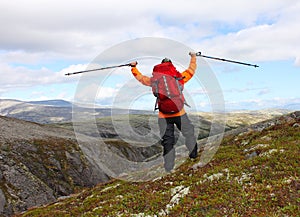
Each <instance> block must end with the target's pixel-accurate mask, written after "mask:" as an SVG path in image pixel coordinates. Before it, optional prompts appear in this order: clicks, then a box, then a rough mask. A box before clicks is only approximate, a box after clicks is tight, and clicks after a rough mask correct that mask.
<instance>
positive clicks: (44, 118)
mask: <svg viewBox="0 0 300 217" xmlns="http://www.w3.org/2000/svg"><path fill="white" fill-rule="evenodd" d="M73 108H76V110H77V111H79V112H82V113H84V114H86V115H89V114H90V115H91V114H92V115H95V116H96V117H97V118H98V117H104V116H111V114H112V108H101V107H98V108H93V107H92V106H90V107H88V106H86V107H83V106H82V107H80V106H77V105H74V104H73V103H71V102H68V101H65V100H44V101H28V102H26V101H20V100H14V99H0V115H3V116H7V117H13V118H18V119H22V120H26V121H32V122H36V123H60V122H71V121H72V112H73ZM113 112H114V114H128V113H129V114H152V113H153V112H151V111H143V110H128V109H113Z"/></svg>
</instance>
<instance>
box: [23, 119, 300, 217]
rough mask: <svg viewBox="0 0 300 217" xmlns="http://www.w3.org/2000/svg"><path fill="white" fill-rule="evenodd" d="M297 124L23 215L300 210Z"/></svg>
mask: <svg viewBox="0 0 300 217" xmlns="http://www.w3.org/2000/svg"><path fill="white" fill-rule="evenodd" d="M293 124H294V123H283V124H279V125H275V126H272V127H269V128H267V129H265V130H263V131H262V132H256V131H252V132H247V133H242V134H240V135H237V136H234V135H231V136H228V137H226V138H224V140H223V142H222V145H221V146H220V148H219V150H218V152H217V154H216V155H215V156H214V159H213V160H212V161H211V162H210V163H209V164H207V165H206V166H204V167H202V168H199V169H197V170H193V169H190V168H191V167H192V165H193V164H194V162H191V161H188V160H187V162H186V163H184V164H183V165H181V166H180V168H178V169H177V170H176V172H175V173H173V174H170V175H167V176H165V177H162V178H161V179H158V180H154V181H149V182H138V183H133V182H125V181H120V180H112V181H111V182H109V183H106V184H100V185H98V186H97V187H95V188H92V189H86V190H85V191H83V192H80V193H78V194H75V195H72V196H71V197H69V198H67V199H64V200H60V201H58V202H57V203H54V204H50V205H47V206H44V207H41V208H34V209H31V210H30V211H28V212H27V213H24V214H23V216H155V215H156V216H160V215H167V216H297V215H299V213H300V196H299V195H300V181H299V176H300V168H299V165H300V155H299V153H300V128H299V127H295V126H294V127H292V125H293ZM253 153H255V154H256V155H258V156H255V157H253V158H247V156H248V155H249V154H253ZM137 214H138V215H137Z"/></svg>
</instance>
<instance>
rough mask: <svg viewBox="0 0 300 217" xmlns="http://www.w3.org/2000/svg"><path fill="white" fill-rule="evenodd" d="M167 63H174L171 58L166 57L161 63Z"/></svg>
mask: <svg viewBox="0 0 300 217" xmlns="http://www.w3.org/2000/svg"><path fill="white" fill-rule="evenodd" d="M167 62H170V63H171V62H172V61H171V60H170V59H169V58H167V57H165V58H164V59H163V60H162V61H161V63H167Z"/></svg>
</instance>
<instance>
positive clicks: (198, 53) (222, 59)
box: [196, 52, 259, 68]
mask: <svg viewBox="0 0 300 217" xmlns="http://www.w3.org/2000/svg"><path fill="white" fill-rule="evenodd" d="M196 56H200V57H205V58H209V59H214V60H220V61H225V62H230V63H237V64H242V65H246V66H253V67H255V68H256V67H259V66H258V65H253V64H250V63H244V62H239V61H235V60H227V59H224V58H218V57H210V56H205V55H202V54H201V52H197V53H196Z"/></svg>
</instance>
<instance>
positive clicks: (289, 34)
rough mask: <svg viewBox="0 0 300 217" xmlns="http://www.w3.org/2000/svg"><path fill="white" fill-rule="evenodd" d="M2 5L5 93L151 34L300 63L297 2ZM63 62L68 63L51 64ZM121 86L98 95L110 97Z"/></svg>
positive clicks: (0, 56)
mask: <svg viewBox="0 0 300 217" xmlns="http://www.w3.org/2000/svg"><path fill="white" fill-rule="evenodd" d="M0 8H1V14H0V18H1V19H0V25H1V29H0V76H1V80H0V86H1V89H0V93H4V92H6V91H9V90H12V88H14V89H15V88H16V87H27V86H34V85H47V84H55V83H63V82H74V81H77V79H78V78H79V76H70V77H66V76H65V75H64V74H66V73H68V72H74V71H81V70H85V69H86V66H87V65H86V64H79V63H86V62H90V61H91V60H92V59H93V58H95V57H96V56H97V55H98V54H99V53H101V52H103V51H104V50H106V49H107V48H109V47H111V46H113V45H115V44H118V43H120V42H123V41H126V40H130V39H135V38H138V37H145V36H147V37H166V38H170V39H172V40H177V41H179V42H182V43H184V44H187V45H188V46H190V47H193V48H194V49H195V50H198V49H201V51H202V50H203V51H204V54H206V53H207V54H208V55H210V54H212V55H216V56H220V57H222V56H223V57H226V58H229V59H231V58H232V59H238V60H241V61H242V60H247V61H251V62H252V61H255V62H256V61H271V60H287V59H291V60H294V61H295V64H296V65H298V66H300V52H299V51H300V44H299V43H298V40H299V38H300V28H299V24H298V23H299V22H298V21H299V20H300V13H299V11H300V2H299V1H297V0H286V1H282V0H266V1H261V0H253V1H238V0H231V1H222V0H215V1H198V0H189V1H184V0H174V1H167V0H152V1H143V0H141V1H134V0H128V1H119V0H100V1H96V0H86V1H79V2H78V1H77V2H76V1H71V0H65V1H57V0H51V1H50V0H45V1H43V2H37V1H34V0H27V1H26V2H25V1H24V2H21V1H20V2H17V3H16V2H15V1H1V2H0ZM148 46H154V45H152V44H149V45H148ZM157 46H158V45H157ZM120 52H121V51H120ZM126 52H127V51H124V55H126V54H128V53H126ZM128 52H129V51H128ZM128 56H130V57H131V54H130V55H128ZM60 61H62V62H63V61H65V62H68V63H70V66H67V67H66V66H65V65H64V66H62V67H64V68H62V69H57V68H56V69H53V68H51V66H52V65H55V64H56V62H60ZM140 68H141V69H143V66H142V64H141V65H140ZM144 71H145V72H146V71H147V70H146V69H145V70H144ZM148 71H149V70H148ZM119 72H120V74H121V73H123V72H121V70H120V71H119ZM129 74H130V73H129ZM4 78H5V79H4ZM95 88H96V87H95ZM97 88H98V87H97ZM85 91H87V92H89V91H90V90H88V89H87V90H85ZM115 91H116V90H114V89H112V88H111V89H107V90H106V92H107V95H106V96H102V95H101V94H100V95H99V96H97V97H98V98H99V100H100V99H102V100H108V99H109V96H110V97H113V95H114V94H115ZM245 91H246V90H245ZM195 92H198V93H199V94H205V92H204V91H203V90H195ZM262 93H267V91H266V90H263V91H262V92H261V94H262ZM82 97H85V96H82ZM105 97H106V98H105Z"/></svg>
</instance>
